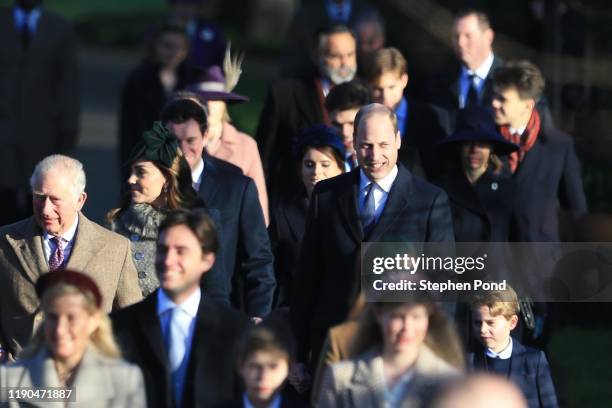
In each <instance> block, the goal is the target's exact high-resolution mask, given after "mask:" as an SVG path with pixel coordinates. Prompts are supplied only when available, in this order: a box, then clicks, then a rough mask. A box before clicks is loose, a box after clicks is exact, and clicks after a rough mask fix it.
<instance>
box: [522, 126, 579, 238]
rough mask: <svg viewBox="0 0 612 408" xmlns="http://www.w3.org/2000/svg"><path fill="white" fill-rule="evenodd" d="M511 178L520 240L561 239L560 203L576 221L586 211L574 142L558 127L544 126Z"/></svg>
mask: <svg viewBox="0 0 612 408" xmlns="http://www.w3.org/2000/svg"><path fill="white" fill-rule="evenodd" d="M512 179H513V180H514V183H515V186H516V204H517V206H516V213H517V220H518V238H519V241H529V242H557V241H559V240H560V238H559V221H558V215H557V212H558V209H559V206H561V207H563V208H564V209H566V210H568V212H569V214H570V216H571V218H572V219H573V220H574V221H577V220H579V219H580V218H581V217H583V216H585V215H586V214H587V202H586V197H585V194H584V188H583V186H582V177H581V171H580V162H579V161H578V158H577V156H576V150H575V149H574V143H573V141H572V139H571V138H570V136H568V135H566V134H565V133H563V132H561V131H559V130H557V129H554V128H552V127H550V126H548V127H547V126H543V128H542V130H540V134H539V135H538V138H537V140H536V143H535V144H534V145H533V147H532V148H531V150H529V152H527V154H526V155H525V158H524V160H523V161H522V162H521V163H520V164H519V166H518V168H517V170H516V172H515V173H514V175H513V176H512Z"/></svg>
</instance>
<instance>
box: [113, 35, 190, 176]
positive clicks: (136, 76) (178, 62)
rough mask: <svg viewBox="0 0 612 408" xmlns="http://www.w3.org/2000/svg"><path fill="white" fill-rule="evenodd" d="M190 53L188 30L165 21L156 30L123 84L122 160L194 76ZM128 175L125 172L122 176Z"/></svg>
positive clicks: (120, 124)
mask: <svg viewBox="0 0 612 408" xmlns="http://www.w3.org/2000/svg"><path fill="white" fill-rule="evenodd" d="M188 53H189V38H188V37H187V33H186V32H185V30H184V29H183V28H181V27H179V26H175V25H163V26H161V27H160V28H159V29H158V30H157V31H156V33H155V36H154V37H153V39H152V41H151V49H150V50H149V52H148V55H147V56H146V57H145V59H144V60H143V62H142V63H141V64H140V66H138V67H137V68H135V69H134V70H133V71H132V72H130V74H129V76H128V78H127V80H126V81H125V84H124V86H123V90H122V94H121V107H120V111H119V154H120V161H119V162H120V163H121V164H123V163H125V162H127V159H128V156H129V154H130V153H131V151H132V149H133V148H134V146H135V145H136V144H137V143H138V141H139V140H140V137H141V136H142V134H143V132H145V131H146V130H148V129H149V128H150V127H151V124H152V123H153V122H154V121H156V120H158V119H159V113H160V111H161V109H162V108H163V107H164V105H165V104H166V102H167V101H168V100H169V97H170V96H171V95H172V94H173V93H174V92H175V91H177V90H180V89H183V88H184V87H185V86H186V85H187V83H189V81H190V80H192V78H193V77H194V76H195V71H194V70H193V69H192V68H190V67H189V66H188V65H187V64H186V63H185V60H186V58H187V55H188ZM122 170H123V169H122ZM126 176H127V174H125V173H122V180H123V179H124V178H125V177H126Z"/></svg>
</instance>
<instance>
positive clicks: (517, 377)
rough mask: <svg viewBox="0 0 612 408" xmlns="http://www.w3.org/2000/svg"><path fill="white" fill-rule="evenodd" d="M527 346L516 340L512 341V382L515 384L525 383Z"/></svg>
mask: <svg viewBox="0 0 612 408" xmlns="http://www.w3.org/2000/svg"><path fill="white" fill-rule="evenodd" d="M525 351H526V349H525V346H523V345H522V344H521V343H519V342H518V341H516V340H513V341H512V357H510V358H511V360H510V380H511V381H513V382H514V383H515V384H521V383H522V382H524V381H525V378H526V377H525V365H526V364H525V363H526V361H525V358H526V357H527V353H526V352H525Z"/></svg>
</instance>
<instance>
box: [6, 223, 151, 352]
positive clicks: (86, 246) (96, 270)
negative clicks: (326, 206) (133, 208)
mask: <svg viewBox="0 0 612 408" xmlns="http://www.w3.org/2000/svg"><path fill="white" fill-rule="evenodd" d="M42 235H43V233H42V230H41V228H40V227H39V226H38V224H37V223H36V221H35V220H34V218H33V217H30V218H27V219H25V220H23V221H19V222H17V223H15V224H12V225H7V226H4V227H2V228H0V271H2V273H1V274H0V298H1V299H2V304H1V305H0V336H1V337H0V344H2V346H4V348H6V349H7V350H8V351H9V352H10V353H11V354H12V355H15V354H16V353H18V352H19V351H20V350H21V348H22V347H23V346H24V345H25V344H26V343H27V342H28V341H29V340H30V338H31V337H32V335H33V333H34V331H35V330H36V328H37V327H38V325H39V324H40V322H41V321H42V313H40V310H39V301H38V297H37V296H36V291H35V289H34V284H35V283H36V281H37V280H38V278H39V277H40V276H41V275H42V274H43V273H45V272H47V271H48V270H49V265H48V263H47V257H46V256H45V252H44V249H43V237H42ZM66 268H67V269H73V270H76V271H80V272H84V273H86V274H87V275H89V276H91V277H92V278H93V279H94V280H95V281H96V283H97V284H98V286H99V288H100V292H101V293H102V302H103V303H102V310H103V311H105V312H107V313H108V312H110V311H111V310H113V309H118V308H122V307H125V306H128V305H130V304H132V303H135V302H137V301H139V300H140V299H142V294H141V292H140V288H139V286H138V277H137V275H136V268H135V267H134V263H133V262H132V259H131V252H130V243H129V241H128V240H127V239H125V238H123V237H122V236H120V235H118V234H115V233H114V232H111V231H109V230H107V229H106V228H103V227H101V226H100V225H98V224H96V223H94V222H92V221H90V220H88V219H87V218H86V217H85V216H84V215H83V214H82V213H79V224H78V227H77V230H76V235H75V238H74V245H73V247H72V252H71V254H70V258H69V259H68V263H67V264H66Z"/></svg>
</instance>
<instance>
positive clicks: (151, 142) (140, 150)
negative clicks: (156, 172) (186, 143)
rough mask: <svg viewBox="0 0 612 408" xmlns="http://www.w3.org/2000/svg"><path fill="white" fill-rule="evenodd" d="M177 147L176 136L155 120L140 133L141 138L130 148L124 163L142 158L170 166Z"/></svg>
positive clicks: (130, 162)
mask: <svg viewBox="0 0 612 408" xmlns="http://www.w3.org/2000/svg"><path fill="white" fill-rule="evenodd" d="M178 148H179V145H178V139H177V137H176V136H175V135H174V134H173V133H172V132H170V131H169V130H168V129H167V128H166V127H165V126H164V125H162V123H161V122H159V121H157V122H154V123H153V127H152V128H151V129H150V130H147V131H146V132H144V133H143V134H142V138H141V139H140V141H139V142H138V144H137V145H136V146H135V147H134V149H133V150H132V154H130V158H129V159H128V161H127V163H126V164H132V163H134V162H135V161H136V160H142V159H144V160H150V161H153V162H159V163H163V164H164V165H165V166H166V167H172V162H174V159H175V158H176V155H177V153H176V152H177V150H178Z"/></svg>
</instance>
